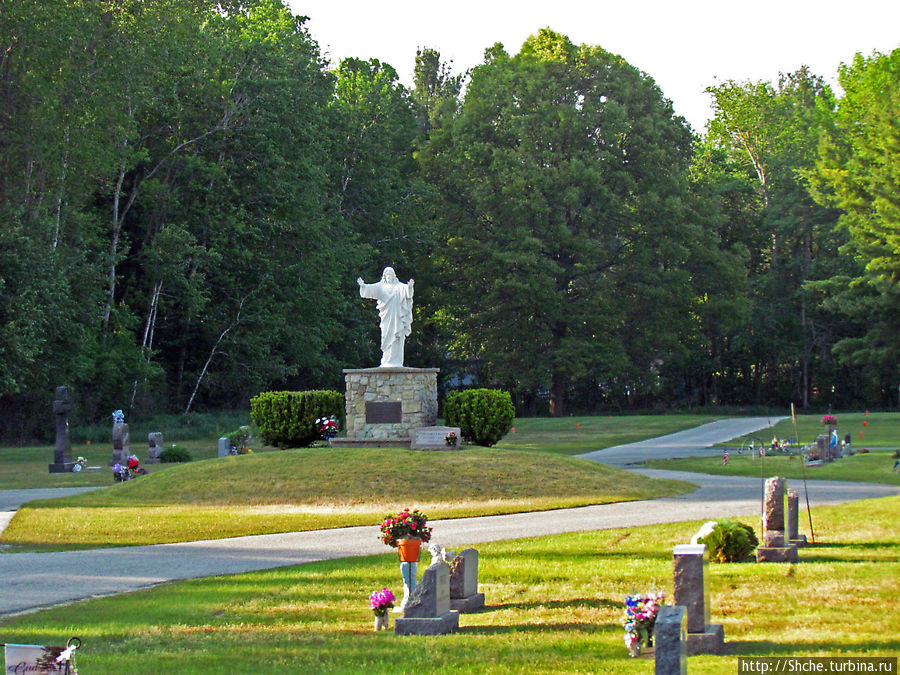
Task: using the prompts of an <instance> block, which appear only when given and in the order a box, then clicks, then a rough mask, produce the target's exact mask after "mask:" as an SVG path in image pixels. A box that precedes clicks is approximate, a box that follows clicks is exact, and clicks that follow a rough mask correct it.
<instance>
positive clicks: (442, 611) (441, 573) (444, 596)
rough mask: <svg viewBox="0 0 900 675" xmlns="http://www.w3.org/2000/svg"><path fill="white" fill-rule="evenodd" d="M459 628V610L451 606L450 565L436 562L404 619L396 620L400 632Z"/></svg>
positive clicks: (430, 632) (437, 632)
mask: <svg viewBox="0 0 900 675" xmlns="http://www.w3.org/2000/svg"><path fill="white" fill-rule="evenodd" d="M457 628H459V612H454V611H452V610H451V609H450V566H449V565H448V564H447V563H445V562H441V563H437V564H436V565H432V566H431V567H429V568H428V569H427V570H425V574H423V575H422V580H421V581H419V583H418V584H417V585H416V588H415V590H414V591H413V592H412V595H410V598H409V602H408V603H407V604H406V607H405V609H404V610H403V618H399V619H397V620H396V621H395V622H394V632H395V633H396V634H397V635H443V634H445V633H452V632H454V631H455V630H456V629H457Z"/></svg>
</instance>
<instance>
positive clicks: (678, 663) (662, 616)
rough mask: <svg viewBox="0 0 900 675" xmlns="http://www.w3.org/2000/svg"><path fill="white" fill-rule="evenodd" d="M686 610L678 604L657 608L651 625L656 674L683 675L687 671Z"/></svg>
mask: <svg viewBox="0 0 900 675" xmlns="http://www.w3.org/2000/svg"><path fill="white" fill-rule="evenodd" d="M686 614H687V612H686V611H685V608H684V607H682V606H680V605H665V606H663V607H660V608H659V614H657V615H656V623H655V624H654V625H653V645H654V647H655V649H656V654H655V655H654V656H655V661H656V663H655V669H654V673H656V675H685V673H687V641H686V637H685V636H686V634H687V617H686Z"/></svg>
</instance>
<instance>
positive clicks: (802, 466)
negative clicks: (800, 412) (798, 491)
mask: <svg viewBox="0 0 900 675" xmlns="http://www.w3.org/2000/svg"><path fill="white" fill-rule="evenodd" d="M791 421H792V422H793V423H794V439H795V440H796V441H797V446H798V447H799V445H800V434H798V433H797V415H796V414H795V413H794V404H793V403H791ZM800 475H801V476H803V493H804V495H805V496H806V517H807V518H809V534H810V536H811V537H812V541H813V543H814V544H815V543H816V533H815V532H813V524H812V509H810V508H809V489H807V486H806V458H805V457H804V456H803V453H802V452H801V453H800Z"/></svg>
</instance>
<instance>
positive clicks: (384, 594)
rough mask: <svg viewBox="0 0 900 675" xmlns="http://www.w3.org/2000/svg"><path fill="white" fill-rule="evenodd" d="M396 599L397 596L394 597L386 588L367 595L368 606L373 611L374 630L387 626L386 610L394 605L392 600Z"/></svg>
mask: <svg viewBox="0 0 900 675" xmlns="http://www.w3.org/2000/svg"><path fill="white" fill-rule="evenodd" d="M396 599H397V598H395V597H394V594H393V593H391V592H390V591H389V590H388V589H387V588H382V589H381V590H380V591H375V592H374V593H372V595H370V596H369V606H370V607H371V608H372V611H373V612H374V613H375V630H376V631H379V630H381V629H383V628H387V627H388V625H389V621H390V618H389V616H388V610H389V609H390V608H391V607H393V606H394V600H396Z"/></svg>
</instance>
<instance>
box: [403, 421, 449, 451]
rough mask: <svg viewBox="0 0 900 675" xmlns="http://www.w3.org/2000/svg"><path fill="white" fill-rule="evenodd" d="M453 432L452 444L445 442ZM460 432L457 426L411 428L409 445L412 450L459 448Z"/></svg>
mask: <svg viewBox="0 0 900 675" xmlns="http://www.w3.org/2000/svg"><path fill="white" fill-rule="evenodd" d="M451 433H452V434H454V435H455V437H456V440H455V441H454V442H453V444H452V445H451V444H448V443H447V436H449V435H450V434H451ZM461 434H462V432H461V431H460V428H459V427H420V428H419V429H413V432H412V440H411V441H410V444H409V447H410V448H412V449H413V450H459V439H460V436H461Z"/></svg>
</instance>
